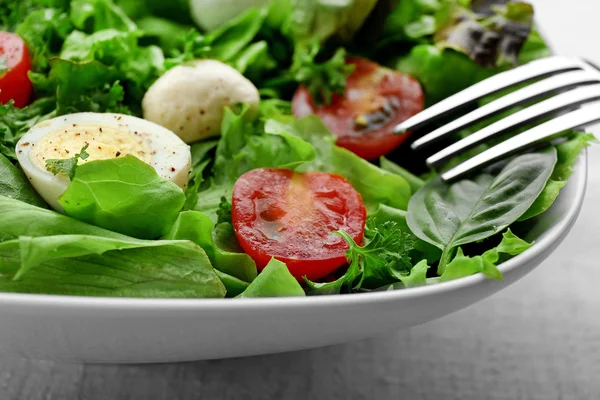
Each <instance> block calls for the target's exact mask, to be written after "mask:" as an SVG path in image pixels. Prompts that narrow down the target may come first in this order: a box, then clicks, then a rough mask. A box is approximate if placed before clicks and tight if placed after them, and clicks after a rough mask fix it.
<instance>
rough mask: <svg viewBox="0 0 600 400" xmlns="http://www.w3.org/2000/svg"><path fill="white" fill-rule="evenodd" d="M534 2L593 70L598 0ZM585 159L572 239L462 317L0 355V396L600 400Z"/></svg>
mask: <svg viewBox="0 0 600 400" xmlns="http://www.w3.org/2000/svg"><path fill="white" fill-rule="evenodd" d="M533 3H534V4H535V5H536V6H537V15H538V18H539V21H540V24H541V26H542V29H543V31H544V33H545V34H546V36H547V37H548V38H549V39H550V41H551V42H552V44H553V45H554V47H555V49H556V50H557V52H559V53H561V54H568V55H579V56H585V57H587V58H590V59H592V60H595V61H596V62H598V63H599V64H600V29H599V28H600V1H598V0H570V1H565V0H537V1H533ZM595 132H597V133H600V127H598V129H596V130H595ZM589 158H590V163H589V169H590V178H589V189H588V194H587V197H586V202H585V205H584V208H583V211H582V213H581V215H580V217H579V221H578V222H577V224H576V225H575V227H574V228H573V231H572V233H571V234H570V235H569V237H568V238H567V239H566V240H565V241H564V243H563V244H562V245H561V246H560V248H559V249H558V250H557V251H556V252H555V253H554V254H553V255H552V256H551V257H550V258H549V259H548V260H547V261H546V262H545V263H543V264H542V266H540V267H539V268H538V269H537V270H536V271H534V272H533V273H532V274H530V275H528V276H527V277H526V278H525V279H523V280H522V281H520V282H518V283H516V284H515V285H513V286H512V287H510V288H508V289H507V290H505V291H503V292H501V293H499V294H497V295H495V296H493V297H491V298H489V299H487V300H485V301H482V302H481V303H478V304H476V305H475V306H472V307H470V308H468V309H466V310H463V311H461V312H458V313H456V314H453V315H450V316H448V317H446V318H443V319H440V320H438V321H435V322H431V323H428V324H426V325H423V326H420V327H416V328H412V329H408V330H404V331H400V332H396V333H390V334H386V335H383V336H380V337H376V338H373V339H369V340H364V341H360V342H355V343H349V344H346V345H340V346H334V347H328V348H323V349H315V350H310V351H302V352H295V353H287V354H279V355H271V356H263V357H252V358H245V359H233V360H222V361H208V362H196V363H189V364H170V365H150V366H94V365H87V366H84V365H73V364H70V365H69V364H58V363H54V362H47V361H30V360H19V359H10V358H0V399H1V400H42V399H43V400H59V399H60V400H74V399H90V400H99V399H106V400H116V399H146V400H153V399H169V400H176V399H193V398H207V399H213V398H222V399H411V400H413V399H415V400H420V399H444V400H453V399H456V400H482V399H493V400H500V399H535V400H538V399H539V400H549V399H585V400H588V399H589V400H592V399H600V290H598V286H599V285H600V265H599V264H600V213H599V212H598V209H597V208H596V207H598V205H599V204H600V145H597V146H595V147H593V148H591V149H590V151H589Z"/></svg>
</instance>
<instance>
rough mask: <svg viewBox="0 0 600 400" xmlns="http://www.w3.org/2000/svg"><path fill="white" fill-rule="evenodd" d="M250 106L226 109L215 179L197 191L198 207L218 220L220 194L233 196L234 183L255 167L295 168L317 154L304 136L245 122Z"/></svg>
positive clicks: (214, 170) (217, 153) (218, 147)
mask: <svg viewBox="0 0 600 400" xmlns="http://www.w3.org/2000/svg"><path fill="white" fill-rule="evenodd" d="M246 113H247V109H243V110H242V111H241V113H240V114H236V113H234V112H233V111H231V110H230V109H226V111H225V115H224V118H223V122H222V128H221V140H220V141H219V144H218V146H217V151H216V156H215V165H214V168H213V171H212V173H213V176H214V179H213V182H212V185H211V187H210V188H208V189H207V190H204V191H201V192H200V193H199V194H198V204H197V206H196V207H195V210H197V211H202V212H205V213H206V214H208V215H209V216H210V217H211V218H212V219H213V221H215V222H216V220H217V215H216V212H217V210H218V209H219V204H220V202H221V197H225V198H227V199H229V198H231V193H232V190H233V184H234V183H235V181H236V180H237V179H238V178H239V177H240V176H241V175H242V174H244V173H246V172H248V171H250V170H252V169H255V168H295V167H297V166H299V165H301V164H302V163H304V162H306V161H310V160H312V159H313V158H314V156H315V149H314V148H313V147H312V146H311V145H310V144H309V143H307V142H305V141H304V140H302V139H300V138H298V137H296V136H294V135H291V134H289V133H287V132H284V131H279V132H268V131H265V130H264V129H262V125H261V124H258V125H256V124H255V123H250V122H245V118H244V117H245V115H246Z"/></svg>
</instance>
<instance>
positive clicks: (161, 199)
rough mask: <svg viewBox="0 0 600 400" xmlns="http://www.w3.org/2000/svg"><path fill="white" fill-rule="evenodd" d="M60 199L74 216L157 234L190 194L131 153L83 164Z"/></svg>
mask: <svg viewBox="0 0 600 400" xmlns="http://www.w3.org/2000/svg"><path fill="white" fill-rule="evenodd" d="M58 201H59V203H60V205H61V206H62V207H63V208H64V210H65V212H66V214H67V215H68V216H71V217H73V218H76V219H78V220H80V221H84V222H89V223H91V224H94V225H97V226H100V227H103V228H106V229H109V230H112V231H115V232H119V233H124V234H126V235H129V236H133V237H138V238H142V239H156V238H157V237H159V236H161V235H164V234H165V233H167V232H168V231H169V229H170V228H171V226H172V225H173V223H174V222H175V219H176V218H177V214H178V213H179V211H180V210H181V208H182V207H183V204H184V202H185V195H184V194H183V191H182V190H181V189H180V188H179V187H178V186H177V185H176V184H174V183H173V182H169V181H166V180H163V179H162V178H161V177H160V176H159V175H158V174H157V173H156V171H155V170H154V168H152V167H151V166H150V165H148V164H146V163H145V162H143V161H141V160H139V159H138V158H136V157H134V156H131V155H127V156H125V157H121V158H115V159H110V160H97V161H91V162H88V163H86V164H83V165H81V166H79V167H78V168H77V170H76V172H75V177H74V178H73V180H72V181H71V184H70V185H69V187H68V188H67V190H66V191H65V193H63V195H62V196H61V197H60V198H59V199H58Z"/></svg>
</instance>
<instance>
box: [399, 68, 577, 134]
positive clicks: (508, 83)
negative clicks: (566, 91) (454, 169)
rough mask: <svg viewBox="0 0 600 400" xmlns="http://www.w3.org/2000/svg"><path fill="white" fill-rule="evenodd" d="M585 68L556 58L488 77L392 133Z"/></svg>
mask: <svg viewBox="0 0 600 400" xmlns="http://www.w3.org/2000/svg"><path fill="white" fill-rule="evenodd" d="M585 68H586V65H585V64H584V63H583V62H582V61H580V60H577V59H571V58H566V57H560V56H555V57H548V58H543V59H540V60H535V61H532V62H530V63H528V64H525V65H523V66H521V67H518V68H514V69H511V70H508V71H506V72H502V73H499V74H496V75H494V76H492V77H491V78H488V79H486V80H484V81H481V82H479V83H476V84H475V85H473V86H471V87H469V88H467V89H465V90H463V91H461V92H459V93H457V94H455V95H453V96H450V97H448V98H446V99H444V100H442V101H440V102H439V103H437V104H435V105H433V106H431V107H429V108H427V109H425V110H423V111H421V112H420V113H418V114H417V115H414V116H413V117H411V118H409V119H407V120H406V121H404V122H402V123H400V124H398V125H397V126H396V127H395V128H394V133H396V134H402V133H405V132H406V131H409V130H414V129H419V128H422V127H423V126H426V125H428V124H430V123H431V122H434V121H436V120H438V119H439V118H441V117H443V116H445V115H448V114H449V113H451V112H453V111H454V110H456V109H457V108H459V107H460V106H462V105H465V104H469V103H472V102H474V101H477V100H479V99H481V98H482V97H485V96H488V95H490V94H493V93H496V92H498V91H500V90H503V89H507V88H509V87H512V86H514V85H517V84H519V83H523V82H527V81H529V80H532V79H536V78H541V77H545V76H549V75H553V74H556V73H559V72H565V71H571V70H576V69H585Z"/></svg>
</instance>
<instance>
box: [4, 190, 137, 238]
mask: <svg viewBox="0 0 600 400" xmlns="http://www.w3.org/2000/svg"><path fill="white" fill-rule="evenodd" d="M68 234H73V235H92V236H102V237H108V238H115V239H127V238H128V236H125V235H122V234H120V233H117V232H112V231H109V230H106V229H102V228H99V227H97V226H94V225H89V224H86V223H85V222H81V221H78V220H76V219H73V218H70V217H67V216H66V215H63V214H59V213H57V212H54V211H50V210H46V209H44V208H40V207H36V206H35V205H31V204H28V203H25V202H22V201H19V200H15V199H12V198H9V197H5V196H3V195H0V241H2V240H9V239H17V238H19V237H20V236H33V237H41V236H53V235H68ZM129 239H131V238H129Z"/></svg>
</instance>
